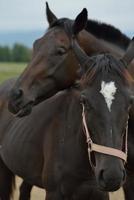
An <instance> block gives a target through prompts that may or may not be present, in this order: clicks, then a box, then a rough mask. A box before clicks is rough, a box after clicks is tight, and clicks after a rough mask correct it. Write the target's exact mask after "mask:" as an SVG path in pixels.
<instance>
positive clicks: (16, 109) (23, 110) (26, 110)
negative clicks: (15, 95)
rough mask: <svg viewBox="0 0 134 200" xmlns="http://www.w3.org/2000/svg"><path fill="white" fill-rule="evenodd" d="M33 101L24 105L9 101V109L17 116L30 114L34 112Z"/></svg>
mask: <svg viewBox="0 0 134 200" xmlns="http://www.w3.org/2000/svg"><path fill="white" fill-rule="evenodd" d="M32 107H33V102H29V103H27V104H25V105H23V106H16V105H15V104H12V103H10V102H9V104H8V110H9V111H10V112H11V113H12V114H13V115H14V116H15V117H24V116H26V115H29V114H30V113H31V112H32Z"/></svg>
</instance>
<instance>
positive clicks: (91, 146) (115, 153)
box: [82, 104, 128, 167]
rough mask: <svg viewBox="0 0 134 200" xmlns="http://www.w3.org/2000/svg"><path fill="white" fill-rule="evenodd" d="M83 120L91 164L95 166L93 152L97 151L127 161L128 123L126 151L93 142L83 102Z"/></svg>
mask: <svg viewBox="0 0 134 200" xmlns="http://www.w3.org/2000/svg"><path fill="white" fill-rule="evenodd" d="M82 109H83V110H82V121H83V126H84V130H85V131H84V132H85V135H86V138H87V144H88V156H89V161H90V164H91V166H92V167H93V164H92V161H91V152H92V151H95V152H98V153H103V154H106V155H111V156H115V157H118V158H120V159H122V160H123V161H125V162H127V135H128V133H127V132H128V123H127V126H126V133H125V152H123V151H121V150H119V149H115V148H111V147H106V146H103V145H99V144H95V143H93V141H92V139H91V136H90V133H89V131H88V127H87V123H86V117H85V107H84V104H82Z"/></svg>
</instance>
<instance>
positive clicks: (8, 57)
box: [0, 43, 32, 62]
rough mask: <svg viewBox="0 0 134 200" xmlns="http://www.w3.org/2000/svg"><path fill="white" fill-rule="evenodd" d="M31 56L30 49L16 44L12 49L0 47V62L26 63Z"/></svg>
mask: <svg viewBox="0 0 134 200" xmlns="http://www.w3.org/2000/svg"><path fill="white" fill-rule="evenodd" d="M31 54H32V53H31V49H30V48H28V47H26V46H24V45H22V44H18V43H16V44H14V46H13V47H8V46H0V61H1V62H28V61H29V60H30V59H31Z"/></svg>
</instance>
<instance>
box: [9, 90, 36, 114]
mask: <svg viewBox="0 0 134 200" xmlns="http://www.w3.org/2000/svg"><path fill="white" fill-rule="evenodd" d="M33 105H34V100H32V98H31V99H30V98H27V99H26V98H24V95H23V91H22V90H20V89H19V90H17V89H13V90H11V92H10V94H9V102H8V109H9V111H10V112H11V113H13V114H14V115H16V116H17V117H24V116H26V115H29V114H30V113H31V111H32V107H33Z"/></svg>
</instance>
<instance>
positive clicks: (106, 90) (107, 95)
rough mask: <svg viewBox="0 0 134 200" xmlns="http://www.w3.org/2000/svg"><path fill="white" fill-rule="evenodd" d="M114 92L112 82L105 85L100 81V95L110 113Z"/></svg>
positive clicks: (114, 88)
mask: <svg viewBox="0 0 134 200" xmlns="http://www.w3.org/2000/svg"><path fill="white" fill-rule="evenodd" d="M116 90H117V88H116V86H115V83H114V82H113V81H111V82H108V83H106V82H105V81H102V83H101V90H100V93H101V94H102V95H103V96H104V99H105V102H106V104H107V107H108V109H109V111H110V112H111V105H112V102H113V100H114V96H115V93H116Z"/></svg>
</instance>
